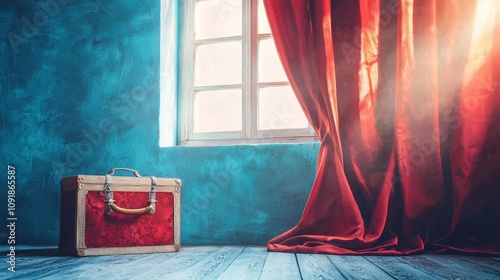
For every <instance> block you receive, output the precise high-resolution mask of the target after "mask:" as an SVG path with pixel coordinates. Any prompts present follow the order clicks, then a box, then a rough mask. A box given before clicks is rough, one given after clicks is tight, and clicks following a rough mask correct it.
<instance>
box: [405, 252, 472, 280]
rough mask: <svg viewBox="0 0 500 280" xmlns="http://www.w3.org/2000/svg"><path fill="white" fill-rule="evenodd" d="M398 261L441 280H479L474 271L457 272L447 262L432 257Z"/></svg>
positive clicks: (412, 257) (422, 256) (415, 257)
mask: <svg viewBox="0 0 500 280" xmlns="http://www.w3.org/2000/svg"><path fill="white" fill-rule="evenodd" d="M400 260H401V261H402V262H404V263H407V264H409V265H411V266H413V267H415V268H417V269H420V270H422V271H425V272H427V273H429V274H432V275H434V276H436V277H439V278H443V279H481V278H478V277H477V276H476V275H475V272H474V271H464V270H457V269H456V268H453V267H451V266H450V265H449V263H448V262H440V261H436V260H435V259H434V258H433V256H432V255H427V254H423V255H414V256H403V257H401V258H400Z"/></svg>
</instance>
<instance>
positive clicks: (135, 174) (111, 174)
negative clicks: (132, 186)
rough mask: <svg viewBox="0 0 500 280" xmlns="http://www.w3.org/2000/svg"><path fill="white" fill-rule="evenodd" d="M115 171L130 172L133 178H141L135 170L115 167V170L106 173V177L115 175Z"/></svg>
mask: <svg viewBox="0 0 500 280" xmlns="http://www.w3.org/2000/svg"><path fill="white" fill-rule="evenodd" d="M116 170H124V171H130V172H132V173H134V176H135V177H141V175H139V172H137V170H135V169H131V168H123V167H117V168H113V169H111V170H110V171H109V172H108V175H110V176H113V174H115V171H116Z"/></svg>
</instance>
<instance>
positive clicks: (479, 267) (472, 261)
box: [424, 254, 500, 279]
mask: <svg viewBox="0 0 500 280" xmlns="http://www.w3.org/2000/svg"><path fill="white" fill-rule="evenodd" d="M424 257H425V258H427V259H430V260H432V261H435V262H438V263H440V264H441V265H444V266H448V267H449V268H450V269H454V270H455V271H456V272H457V273H459V274H461V275H462V274H463V275H473V276H474V277H475V278H476V279H499V278H500V265H498V262H497V261H494V260H491V259H489V258H487V257H477V256H463V255H430V254H429V255H424Z"/></svg>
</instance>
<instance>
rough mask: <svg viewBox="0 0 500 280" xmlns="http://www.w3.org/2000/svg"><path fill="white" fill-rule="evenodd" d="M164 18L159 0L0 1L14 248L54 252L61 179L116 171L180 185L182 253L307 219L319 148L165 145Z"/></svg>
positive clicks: (0, 182)
mask: <svg viewBox="0 0 500 280" xmlns="http://www.w3.org/2000/svg"><path fill="white" fill-rule="evenodd" d="M159 20H160V1H159V0H154V1H153V0H148V1H132V0H131V1H126V0H120V1H118V0H117V1H98V0H96V1H91V0H81V1H76V0H74V1H70V0H59V1H56V0H44V1H43V2H36V3H34V1H28V0H22V1H18V0H11V1H9V0H7V1H5V0H2V1H1V3H0V38H1V39H2V40H1V41H0V92H1V98H2V100H1V103H0V114H1V115H0V124H1V129H0V140H1V148H0V149H1V150H0V156H1V161H2V166H0V169H1V173H0V176H1V177H0V186H1V188H0V191H1V193H0V199H1V200H2V202H1V203H0V213H1V214H0V219H1V221H6V215H7V203H6V202H7V183H6V182H7V171H6V170H7V165H8V164H11V165H13V166H15V167H16V171H17V180H16V184H17V189H16V216H17V218H18V221H17V227H16V238H17V241H18V242H22V243H46V244H56V243H57V239H58V230H59V198H60V189H59V181H60V179H61V178H63V177H65V176H70V175H74V174H103V173H105V172H107V171H108V170H109V169H110V168H111V167H132V168H135V169H138V170H139V171H140V172H141V173H142V174H144V175H156V176H158V177H178V178H181V179H182V180H183V188H182V243H184V244H238V243H243V244H264V243H265V242H266V241H267V240H268V239H269V238H272V237H274V236H275V235H276V234H279V233H281V232H283V231H285V230H288V229H289V228H290V227H291V226H293V225H295V223H296V222H297V221H298V219H299V218H300V215H301V213H302V208H303V206H304V205H305V202H306V200H307V196H308V194H309V190H310V186H311V185H312V182H313V180H314V170H315V165H316V159H317V151H318V147H317V145H315V144H299V145H297V144H294V145H292V144H285V145H250V146H228V147H203V148H188V147H174V148H160V147H159V146H158V131H159V129H158V116H159V112H158V111H159V105H158V103H159V92H158V88H159V86H158V69H159ZM2 178H4V179H2ZM2 223H4V222H0V225H1V224H2ZM6 235H7V232H6V228H5V227H4V226H0V242H1V243H5V242H6V239H5V238H6Z"/></svg>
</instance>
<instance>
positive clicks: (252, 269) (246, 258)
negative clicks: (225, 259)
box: [218, 246, 267, 280]
mask: <svg viewBox="0 0 500 280" xmlns="http://www.w3.org/2000/svg"><path fill="white" fill-rule="evenodd" d="M266 256H267V249H266V248H265V247H255V246H250V247H247V248H245V250H243V252H241V254H240V255H239V256H238V257H237V258H236V260H234V262H233V263H232V264H231V266H229V267H228V268H227V269H226V271H224V273H222V275H221V276H220V277H218V279H220V280H223V279H227V280H234V279H238V280H243V279H248V280H253V279H258V278H259V276H260V273H261V272H262V268H263V267H264V263H265V261H266Z"/></svg>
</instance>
